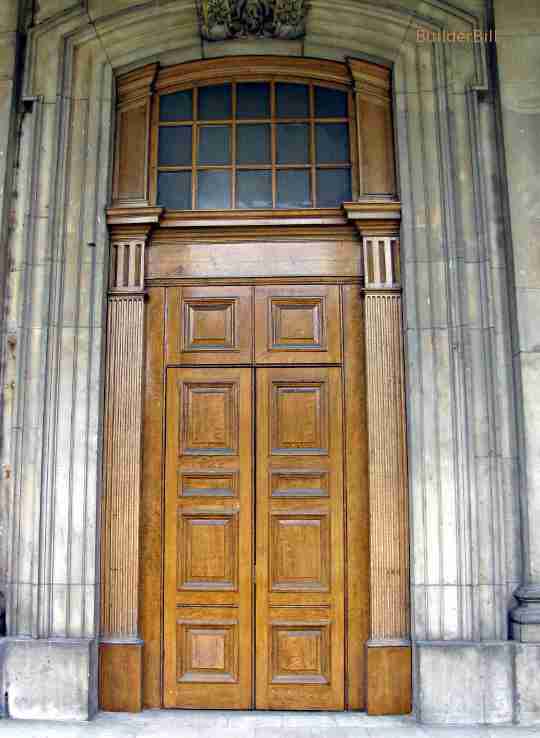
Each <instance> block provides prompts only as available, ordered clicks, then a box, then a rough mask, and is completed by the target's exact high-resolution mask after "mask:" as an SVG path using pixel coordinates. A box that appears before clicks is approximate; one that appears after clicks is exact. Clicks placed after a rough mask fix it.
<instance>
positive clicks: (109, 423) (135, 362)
mask: <svg viewBox="0 0 540 738" xmlns="http://www.w3.org/2000/svg"><path fill="white" fill-rule="evenodd" d="M143 211H146V212H145V213H144V214H143V215H142V216H141V215H140V212H139V213H138V214H135V213H134V211H132V210H125V211H123V212H122V211H109V218H108V221H109V224H111V226H112V233H111V267H110V275H111V278H110V287H109V298H108V317H107V361H106V378H105V419H104V459H103V464H104V466H103V468H104V485H103V498H102V503H101V629H100V632H101V637H100V677H101V678H100V706H101V707H102V708H103V709H104V710H113V711H128V712H138V711H140V710H141V709H142V646H143V643H142V641H141V639H140V638H139V627H138V614H139V606H138V599H139V538H140V532H139V506H140V490H141V473H142V472H141V454H142V412H143V411H142V403H143V379H144V349H145V342H144V298H145V290H144V274H145V252H146V246H147V241H148V236H149V233H150V230H151V228H152V224H153V222H156V221H157V220H158V219H159V213H160V212H161V211H160V209H159V208H144V209H143ZM137 219H140V220H141V221H143V222H139V223H136V224H131V225H130V224H129V222H128V223H127V224H123V223H122V221H123V220H126V221H130V220H131V221H133V220H137Z"/></svg>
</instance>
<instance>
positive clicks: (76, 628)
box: [0, 0, 540, 722]
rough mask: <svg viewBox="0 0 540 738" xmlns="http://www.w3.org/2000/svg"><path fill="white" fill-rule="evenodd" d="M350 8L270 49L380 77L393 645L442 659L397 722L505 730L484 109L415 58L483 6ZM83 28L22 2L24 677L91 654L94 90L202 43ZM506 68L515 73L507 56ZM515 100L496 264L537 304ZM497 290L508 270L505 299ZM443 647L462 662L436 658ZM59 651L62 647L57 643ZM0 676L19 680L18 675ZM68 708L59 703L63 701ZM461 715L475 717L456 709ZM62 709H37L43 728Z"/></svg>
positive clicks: (19, 254)
mask: <svg viewBox="0 0 540 738" xmlns="http://www.w3.org/2000/svg"><path fill="white" fill-rule="evenodd" d="M352 8H353V6H352V5H351V3H350V2H340V0H338V1H337V2H333V3H331V4H330V3H329V2H328V0H313V2H312V4H311V9H310V15H309V19H308V25H307V35H306V39H305V41H304V43H303V46H301V45H300V44H298V43H297V42H290V43H288V42H287V44H285V45H283V42H280V43H281V45H277V46H273V47H272V48H273V49H274V50H275V53H289V54H293V53H294V54H296V53H298V54H300V53H302V52H303V53H304V54H305V55H306V56H311V57H316V58H317V57H320V58H333V59H344V58H345V57H346V56H347V55H351V56H358V57H362V56H365V55H367V56H368V57H369V56H371V57H373V58H376V59H379V60H382V61H383V62H385V63H388V64H390V63H393V64H394V78H395V83H396V84H395V88H396V97H395V99H396V125H397V139H398V140H397V150H398V156H399V172H400V186H401V197H402V201H403V209H404V213H403V238H402V246H403V255H404V265H403V271H404V281H405V321H406V326H407V331H406V336H405V342H406V351H407V395H408V427H409V457H410V458H409V460H410V490H411V508H412V541H411V546H412V561H411V564H412V566H411V572H412V588H413V600H414V617H413V635H414V637H415V638H416V639H420V640H437V641H441V640H445V641H446V643H444V644H441V643H438V644H437V645H436V646H429V645H426V644H422V645H421V646H419V651H418V654H419V655H418V662H417V665H418V668H417V672H416V690H417V693H416V697H417V704H418V705H419V709H420V714H421V716H423V717H422V719H426V720H427V719H433V720H438V721H440V722H448V721H449V719H450V717H452V716H455V718H456V719H457V720H459V721H460V722H463V721H470V720H478V721H495V722H497V721H499V722H501V721H502V722H504V721H505V720H509V719H511V718H509V717H508V715H509V714H511V713H512V704H511V700H512V681H511V678H510V676H509V674H510V671H509V669H510V666H509V664H510V663H511V657H510V653H511V651H510V650H509V649H511V647H510V646H508V644H503V643H501V644H499V645H497V646H493V647H492V646H488V645H478V644H475V643H474V642H479V641H481V640H496V641H501V642H502V641H504V640H505V639H506V638H507V637H508V633H507V630H508V622H507V613H508V609H509V606H510V602H511V592H512V591H513V589H515V588H516V587H517V586H518V584H519V583H520V572H521V549H520V535H519V507H518V504H517V500H516V495H515V490H516V475H517V468H518V463H517V458H516V446H517V443H516V438H515V431H514V426H515V409H516V407H518V408H522V407H523V406H521V405H518V404H517V403H516V401H515V396H514V387H513V376H512V365H511V351H510V318H509V315H510V305H509V299H508V298H509V290H508V284H509V275H508V271H507V264H506V253H505V250H506V246H507V243H506V241H505V234H504V228H503V223H502V216H501V212H502V210H503V208H502V198H501V170H500V167H499V162H498V158H497V152H496V136H495V118H494V112H495V105H494V100H493V98H492V97H491V93H489V92H481V91H480V92H479V91H478V90H472V89H471V86H475V87H477V88H480V90H482V89H485V88H487V86H488V79H487V76H486V75H485V71H484V66H483V64H482V63H481V58H480V56H479V54H480V55H481V53H482V51H481V50H478V49H473V47H471V46H470V45H465V46H463V47H456V48H444V47H443V46H442V45H437V44H429V45H422V44H418V43H417V42H416V39H415V24H416V23H430V22H432V23H433V24H435V25H437V26H442V27H450V26H454V25H455V24H458V25H459V26H460V27H462V26H463V28H465V27H470V26H471V25H474V24H476V25H481V24H482V23H483V22H484V15H483V14H484V12H485V3H484V2H483V1H482V0H460V1H459V2H457V1H455V2H452V3H436V2H435V3H432V2H422V1H421V0H401V1H400V2H395V3H393V4H392V8H391V9H390V8H388V7H387V6H386V5H384V6H382V5H381V4H379V3H372V4H368V3H358V4H354V9H352ZM88 11H89V13H90V18H91V19H92V21H93V23H95V26H94V25H92V23H91V22H90V18H89V16H88V14H87V13H86V12H85V10H84V7H83V4H82V3H73V2H69V1H68V0H41V2H40V3H39V8H38V12H37V14H36V17H35V18H34V20H35V22H36V27H35V28H34V29H33V30H32V32H31V34H30V36H29V39H28V51H29V53H28V60H29V61H28V67H27V69H26V70H25V92H26V94H28V95H32V96H36V95H41V96H43V98H42V100H41V101H37V102H35V103H34V105H33V107H32V109H31V111H30V110H29V111H28V114H27V115H26V116H25V117H24V119H23V121H22V127H21V133H22V137H21V147H20V171H19V177H18V181H17V192H18V197H17V199H16V200H15V201H14V204H13V206H14V219H15V223H14V228H13V231H12V235H11V240H10V249H11V254H12V258H13V264H14V265H15V267H16V268H15V269H14V271H13V272H12V273H11V275H10V294H11V296H12V300H11V303H10V306H9V313H8V324H9V326H10V328H12V329H13V332H14V336H15V337H16V342H17V353H16V359H15V363H16V367H15V368H14V369H13V376H14V381H15V385H14V390H13V398H12V404H11V405H10V407H11V408H12V413H11V414H8V415H7V416H6V419H5V421H4V422H5V425H6V427H8V429H9V436H10V443H9V445H8V446H7V447H6V450H5V452H4V453H5V456H4V459H3V461H5V463H7V464H9V465H10V466H11V467H12V469H13V475H12V490H11V491H10V494H11V497H10V518H9V530H10V532H13V531H18V532H17V534H16V535H12V536H11V537H10V538H9V540H13V542H14V545H13V548H12V549H11V550H10V551H9V571H8V573H7V580H8V581H7V583H6V592H8V613H9V628H10V633H11V634H12V635H18V634H26V635H33V636H39V637H40V640H37V641H36V643H38V644H39V646H36V647H35V648H36V650H35V651H34V660H35V666H36V667H37V670H38V671H39V669H40V668H42V667H43V665H44V664H46V660H47V658H48V655H47V654H48V653H49V652H48V651H47V648H48V645H47V639H48V638H50V637H51V636H57V637H58V638H59V639H60V638H64V639H69V638H70V637H75V638H82V637H88V638H91V637H93V636H94V635H95V634H96V631H97V618H96V612H95V607H94V603H95V599H96V598H95V589H96V584H97V581H96V571H95V561H96V554H97V551H96V547H97V538H98V536H97V527H98V525H97V517H96V511H97V508H98V497H99V491H100V489H99V479H100V446H101V427H100V420H99V418H100V412H101V393H102V373H103V357H104V342H103V327H104V326H103V310H104V297H105V290H106V279H105V276H106V264H107V253H108V245H107V244H108V242H107V233H106V228H105V223H104V208H105V206H106V204H107V202H108V195H109V190H108V186H109V184H108V183H109V177H110V171H111V165H112V150H111V147H110V139H111V136H110V133H111V121H112V118H113V114H112V101H111V93H112V89H113V84H112V82H113V74H114V73H118V72H120V71H122V70H125V69H126V68H128V67H129V68H134V67H136V66H138V65H141V64H145V63H147V62H148V61H151V60H157V61H160V62H161V63H177V62H180V61H185V60H192V59H197V58H201V56H203V55H210V54H213V53H214V52H213V51H212V50H211V49H210V47H209V46H208V45H205V46H201V43H200V39H199V37H198V30H197V16H196V10H195V2H194V1H192V0H182V1H181V2H178V0H162V1H161V2H155V3H154V2H150V3H147V2H144V3H140V2H135V1H132V2H130V1H129V0H108V2H104V0H89V3H88ZM462 11H463V12H462ZM515 12H516V13H518V12H519V11H518V10H517V9H516V11H515ZM53 18H54V19H55V20H54V22H53V21H52V20H51V19H53ZM49 21H51V22H49ZM96 32H97V34H98V35H96ZM250 44H251V42H247V43H246V45H245V46H240V45H238V44H236V45H235V44H234V43H232V44H231V45H230V46H229V45H226V44H223V47H222V49H220V53H223V54H227V53H230V54H237V53H240V52H241V51H242V50H244V51H245V52H246V53H251V52H254V53H266V50H267V49H268V48H269V46H268V44H267V42H265V41H256V42H253V43H252V44H251V45H250ZM532 46H533V45H531V44H528V45H527V48H528V49H529V50H530V49H532ZM212 48H214V47H212ZM532 53H533V52H532V51H531V54H532ZM513 54H514V51H512V55H513ZM534 58H535V57H534ZM534 58H533V57H531V59H533V61H534ZM511 64H512V65H516V64H517V62H516V61H515V59H514V57H513V56H511ZM516 69H517V67H516ZM516 73H517V72H516ZM503 82H504V80H503ZM532 82H534V80H532ZM516 89H517V92H516ZM531 90H532V87H531V85H530V84H529V86H527V87H523V90H519V89H518V88H515V87H514V86H513V82H512V84H509V85H508V86H506V87H505V86H504V84H503V96H504V95H506V96H507V97H506V99H507V100H508V101H509V102H508V105H507V106H506V107H507V108H508V110H510V113H509V115H510V114H511V115H517V116H518V118H516V119H515V122H516V126H517V127H516V128H515V133H514V128H512V132H511V135H510V138H509V140H510V144H508V143H507V146H510V148H509V149H508V152H509V154H508V160H509V162H510V163H511V164H512V165H513V166H515V169H512V168H510V174H511V178H512V182H513V183H514V186H515V188H516V189H515V192H512V193H511V204H512V208H518V210H517V211H516V212H517V214H518V215H517V218H516V219H515V220H513V221H512V222H513V228H514V229H515V233H514V234H513V235H514V245H515V249H520V248H521V249H522V252H521V253H522V255H523V254H525V256H524V257H523V259H521V261H520V260H519V259H518V260H517V261H516V263H517V264H518V267H517V269H519V270H520V271H519V279H522V280H523V281H522V282H520V286H521V287H523V288H524V289H527V290H529V289H534V288H535V287H536V286H537V284H536V282H535V280H537V278H538V275H539V274H540V261H538V258H537V256H536V255H535V254H536V250H535V244H537V241H538V236H539V231H538V230H535V229H534V228H533V227H532V226H531V224H532V223H535V222H536V221H535V220H534V218H536V217H537V215H534V218H531V217H530V214H531V213H533V214H534V213H536V212H537V211H536V210H535V208H537V206H538V205H537V204H538V202H540V198H539V197H537V195H538V192H537V190H536V189H534V188H535V187H536V186H537V185H536V184H534V183H533V184H532V185H531V189H530V190H527V191H526V192H523V191H522V190H521V189H520V187H521V185H520V184H519V182H520V181H521V180H520V176H521V174H522V172H523V171H525V172H526V173H527V181H530V180H531V178H533V179H534V177H536V176H537V174H538V172H537V165H536V164H535V163H534V152H535V150H536V146H537V140H536V136H537V134H536V132H535V125H536V113H533V115H532V117H530V116H529V108H528V107H527V109H526V110H525V109H522V108H519V105H518V108H519V110H517V111H516V110H514V107H515V102H516V100H517V101H518V102H519V101H520V100H521V98H520V95H521V93H522V92H523V94H524V96H525V97H524V100H525V101H526V104H527V106H529V107H530V102H531V97H530V95H531ZM520 104H521V103H520ZM507 119H508V118H507ZM505 120H506V119H505ZM525 120H526V121H527V123H526V124H525ZM0 123H1V120H0ZM513 123H514V119H511V124H512V125H513ZM520 125H525V130H526V131H527V135H526V141H527V142H526V143H525V144H524V147H525V148H524V151H525V154H524V155H521V154H519V155H518V151H521V149H520V148H519V147H520V142H521V140H522V139H521V137H520V136H519V135H518V131H519V130H520V129H519V126H520ZM505 126H506V122H505ZM0 141H1V140H0ZM512 147H513V148H512ZM511 157H513V159H512V161H510V160H511ZM525 158H526V159H527V161H525ZM531 162H532V163H531ZM537 181H540V177H539V178H538V179H537ZM512 217H513V213H512ZM525 217H526V220H523V219H524V218H525ZM523 223H525V225H523ZM88 243H93V244H95V246H93V247H91V248H90V247H89V246H88ZM523 244H526V246H524V245H523ZM517 253H518V251H516V254H517ZM525 257H526V258H525ZM517 277H518V271H516V281H518V282H519V280H518V278H517ZM534 304H535V303H534ZM520 312H521V314H523V312H524V310H521V311H520ZM520 320H522V322H521V323H519V328H520V333H519V335H520V336H521V335H525V333H524V331H523V327H524V325H525V324H524V323H523V320H524V318H523V316H522V317H521V318H520ZM536 333H537V329H536V328H535V327H534V326H532V324H531V326H530V327H529V328H528V334H527V335H529V336H530V338H529V343H528V344H527V345H529V346H534V345H535V342H536ZM539 355H540V354H537V353H531V354H528V355H527V356H529V357H533V359H527V361H528V362H529V365H530V368H529V369H527V372H528V374H527V372H525V370H523V372H522V374H523V377H524V379H528V382H529V383H528V384H527V383H526V382H524V384H523V386H524V388H525V393H528V394H526V402H529V400H528V399H527V398H528V397H529V395H530V398H531V399H530V404H529V405H528V406H527V404H526V403H525V408H526V412H527V413H529V415H527V416H525V415H524V417H525V423H524V427H525V428H526V429H528V431H529V432H528V434H527V433H525V435H524V438H525V439H526V443H527V444H528V445H527V453H528V456H527V463H528V464H529V465H530V466H529V467H528V469H529V474H530V475H534V474H536V473H537V472H536V471H535V469H539V468H540V464H539V463H538V461H539V454H540V440H539V439H540V421H539V420H538V417H540V416H539V410H538V407H537V402H536V400H535V399H534V397H533V394H534V391H535V388H537V387H538V381H539V377H540V366H539V367H537V366H536V362H535V360H534V357H538V356H539ZM520 366H521V365H520ZM523 367H525V363H523ZM526 374H527V377H526V376H525V375H526ZM536 394H537V393H536ZM524 397H525V394H524ZM533 478H534V477H533V476H529V479H533ZM535 509H536V508H535V507H534V505H533V507H531V510H535ZM10 535H11V534H10ZM532 558H534V557H532ZM531 560H532V559H531V557H530V556H529V561H531ZM6 561H7V559H6ZM6 569H8V565H7V564H6ZM456 640H458V641H468V642H469V643H467V644H465V645H463V646H462V647H458V646H455V645H452V644H450V643H448V641H456ZM28 642H29V641H25V643H28ZM58 642H64V643H65V644H66V648H67V646H68V640H64V641H58ZM51 643H57V641H54V642H51ZM52 647H53V646H52V645H51V648H52ZM21 648H22V647H21ZM29 648H30V647H29V646H28V649H29ZM460 648H461V650H460ZM430 649H431V650H430ZM60 650H61V649H60ZM58 653H60V651H58ZM25 658H26V657H25ZM55 658H56V661H55V663H57V664H60V662H61V659H60V657H56V656H55ZM12 663H13V664H15V663H17V664H20V665H21V669H22V668H23V666H24V664H25V663H26V661H24V659H22V660H21V661H20V662H18V661H17V662H16V661H13V662H12ZM88 663H89V664H90V661H88ZM458 667H463V668H465V669H469V670H470V676H469V677H467V679H465V680H464V681H465V685H464V683H463V680H460V679H456V673H457V672H456V671H455V669H456V668H458ZM17 668H19V667H18V666H17ZM24 668H26V667H24ZM92 668H93V667H92ZM441 670H442V672H441ZM440 672H441V673H442V675H443V676H442V678H441V677H440ZM11 673H12V675H14V674H15V666H14V667H13V671H12V672H11ZM77 673H78V672H77ZM91 673H92V674H93V675H95V670H94V671H92V672H91ZM459 673H460V674H461V673H462V671H460V672H459ZM21 674H24V670H23V671H21ZM28 679H29V677H28ZM474 679H477V681H478V680H480V682H481V683H478V684H477V683H476V682H474V683H473V681H474ZM471 680H473V681H471ZM24 685H31V682H30V681H27V679H26V677H24V679H22V681H21V682H20V685H19V686H20V688H21V689H23V687H24ZM466 685H469V686H470V691H469V690H468V689H466ZM28 688H30V687H29V686H28ZM24 689H26V687H24ZM36 689H37V688H36ZM479 690H480V691H479ZM21 694H22V692H21ZM25 694H26V693H25ZM78 694H79V693H78ZM81 694H82V693H80V694H79V696H78V697H77V699H75V697H73V699H72V704H75V702H77V700H79V704H80V695H81ZM41 696H42V695H41V693H40V692H39V689H37V691H36V692H35V697H34V701H33V702H32V701H31V702H29V703H25V707H24V709H25V710H26V711H27V714H28V715H30V714H31V713H32V711H35V714H36V715H37V714H38V713H39V711H40V710H41V709H42V703H41V702H40V700H41ZM53 698H54V699H56V697H54V695H53V697H51V699H53ZM477 698H478V699H480V704H481V707H479V706H478V705H475V704H474V700H475V699H477ZM47 699H49V698H48V697H47ZM54 699H53V701H54ZM527 699H528V700H529V702H531V699H532V698H530V697H528V698H527ZM441 700H442V701H441ZM22 702H24V700H23V701H22ZM22 702H21V704H22ZM21 709H22V708H21ZM55 709H56V708H55ZM63 709H64V708H63V707H61V706H60V707H58V713H57V714H58V715H59V716H60V715H61V713H62V710H63ZM71 709H72V708H71V707H69V705H67V706H66V707H65V711H64V714H66V715H67V714H68V713H69V714H73V713H72V712H69V711H70V710H71ZM88 710H89V712H90V709H89V708H88ZM21 714H22V713H21ZM79 714H82V712H80V713H79ZM524 714H525V713H524ZM426 716H427V717H426ZM429 716H431V717H429Z"/></svg>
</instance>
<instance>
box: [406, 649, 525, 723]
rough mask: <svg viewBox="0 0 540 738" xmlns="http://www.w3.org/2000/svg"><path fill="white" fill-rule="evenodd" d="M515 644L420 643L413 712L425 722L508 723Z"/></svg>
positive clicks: (511, 715) (510, 709)
mask: <svg viewBox="0 0 540 738" xmlns="http://www.w3.org/2000/svg"><path fill="white" fill-rule="evenodd" d="M513 662H514V644H511V643H485V644H480V643H477V644H472V643H471V644H467V643H444V644H443V643H437V644H435V643H418V644H417V645H416V678H417V680H418V685H417V689H416V703H415V708H416V714H417V717H418V718H419V720H421V721H422V722H426V723H458V724H459V723H461V724H466V723H491V724H494V723H511V722H512V721H513V719H514V705H513V669H514V664H513Z"/></svg>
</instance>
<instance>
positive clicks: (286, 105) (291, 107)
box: [276, 82, 309, 118]
mask: <svg viewBox="0 0 540 738" xmlns="http://www.w3.org/2000/svg"><path fill="white" fill-rule="evenodd" d="M276 111H277V116H278V118H307V117H308V116H309V87H308V86H307V85H296V84H293V83H288V82H280V83H278V84H277V85H276Z"/></svg>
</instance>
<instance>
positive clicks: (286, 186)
mask: <svg viewBox="0 0 540 738" xmlns="http://www.w3.org/2000/svg"><path fill="white" fill-rule="evenodd" d="M277 207H278V208H309V207H311V197H310V192H309V172H308V171H307V170H306V171H303V170H300V171H299V170H294V169H292V170H286V171H278V173H277Z"/></svg>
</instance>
